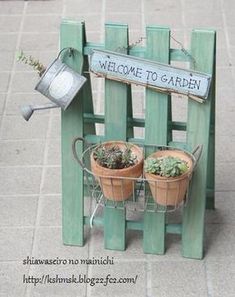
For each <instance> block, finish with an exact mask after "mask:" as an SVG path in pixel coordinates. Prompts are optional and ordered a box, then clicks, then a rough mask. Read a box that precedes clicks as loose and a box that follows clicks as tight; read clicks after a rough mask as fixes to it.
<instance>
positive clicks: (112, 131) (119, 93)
mask: <svg viewBox="0 0 235 297" xmlns="http://www.w3.org/2000/svg"><path fill="white" fill-rule="evenodd" d="M127 46H128V27H127V25H118V24H106V25H105V48H106V49H107V50H113V51H120V50H121V51H122V52H127V49H125V48H127ZM130 95H131V92H130V86H128V85H126V84H123V83H121V82H116V81H111V80H107V79H106V80H105V139H106V140H124V141H126V139H127V134H129V135H133V132H132V130H131V129H130V128H129V129H128V128H127V117H128V114H129V116H132V104H131V97H130ZM132 129H133V128H132ZM111 205H112V203H111ZM104 221H105V224H104V241H105V248H107V249H115V250H125V248H126V240H125V237H126V210H125V208H124V209H120V208H114V207H109V205H107V207H105V208H104Z"/></svg>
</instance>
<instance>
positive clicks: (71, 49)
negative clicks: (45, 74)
mask: <svg viewBox="0 0 235 297" xmlns="http://www.w3.org/2000/svg"><path fill="white" fill-rule="evenodd" d="M65 50H67V51H69V57H71V56H72V55H73V52H74V51H76V52H77V53H78V54H79V55H80V57H81V60H82V63H81V68H80V71H79V73H82V68H83V55H82V53H81V52H80V51H79V50H77V49H75V48H73V47H64V48H62V50H60V51H59V53H58V56H57V58H56V60H58V59H59V58H60V56H61V54H62V52H63V51H65Z"/></svg>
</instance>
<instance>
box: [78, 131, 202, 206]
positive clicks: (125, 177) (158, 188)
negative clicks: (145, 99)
mask: <svg viewBox="0 0 235 297" xmlns="http://www.w3.org/2000/svg"><path fill="white" fill-rule="evenodd" d="M78 141H82V142H84V139H83V138H80V137H78V138H75V139H74V141H73V145H72V150H73V155H74V158H75V159H76V160H77V162H78V163H79V165H80V166H81V168H82V170H83V172H84V184H85V185H86V187H87V193H88V195H89V196H90V197H91V198H92V199H94V200H95V201H96V203H97V204H98V205H102V206H105V207H111V208H128V209H129V210H135V211H139V212H144V211H149V212H173V211H175V210H176V209H178V208H179V207H181V206H183V205H185V204H186V203H187V201H188V199H189V197H190V181H191V178H192V175H193V171H194V169H195V167H196V164H197V162H198V160H199V158H200V155H201V152H202V146H197V147H196V149H195V150H194V152H193V153H189V152H187V151H185V150H182V149H178V148H174V147H170V146H162V145H161V146H159V145H144V146H138V147H137V148H138V150H139V151H140V152H141V156H142V158H141V157H140V156H139V157H137V159H138V160H137V167H138V170H137V173H135V174H134V175H133V174H128V172H127V170H123V169H113V170H112V169H111V170H112V171H111V174H110V172H109V173H107V172H106V170H105V169H104V168H103V170H101V171H95V170H94V169H95V167H96V166H97V164H95V160H94V158H93V152H94V150H96V149H97V148H98V147H99V146H101V145H104V144H107V143H108V144H110V145H111V143H113V142H106V143H101V144H95V145H91V144H87V143H86V148H85V150H84V151H83V152H82V154H81V158H79V157H78V155H77V152H76V143H77V142H78ZM84 143H85V142H84ZM117 143H118V144H119V145H125V143H124V142H119V141H118V142H114V144H117ZM133 146H134V147H136V146H135V145H133V144H131V147H133ZM172 151H173V152H174V153H176V155H177V156H180V157H181V158H183V160H185V161H186V162H188V163H190V164H191V166H190V167H191V169H190V170H188V171H187V172H186V173H185V174H183V175H182V176H179V177H177V178H168V179H167V178H162V177H160V178H158V179H154V178H153V176H152V174H150V175H148V174H146V173H144V172H143V156H146V155H150V153H149V152H151V153H152V152H155V153H154V154H157V155H158V154H159V155H162V154H168V153H167V152H169V154H170V152H172ZM135 152H136V151H135ZM182 156H183V157H182ZM117 171H119V175H118V176H117V175H116V173H117ZM97 172H98V173H97ZM120 172H121V173H120Z"/></svg>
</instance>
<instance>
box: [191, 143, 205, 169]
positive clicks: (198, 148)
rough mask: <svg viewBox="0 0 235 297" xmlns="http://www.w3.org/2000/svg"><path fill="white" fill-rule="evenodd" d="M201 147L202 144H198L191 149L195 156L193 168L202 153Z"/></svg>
mask: <svg viewBox="0 0 235 297" xmlns="http://www.w3.org/2000/svg"><path fill="white" fill-rule="evenodd" d="M202 149H203V145H202V144H199V145H197V146H196V147H195V149H194V150H193V151H192V154H193V155H194V157H195V160H196V162H195V165H194V169H195V168H196V167H197V164H198V161H199V159H200V158H201V155H202Z"/></svg>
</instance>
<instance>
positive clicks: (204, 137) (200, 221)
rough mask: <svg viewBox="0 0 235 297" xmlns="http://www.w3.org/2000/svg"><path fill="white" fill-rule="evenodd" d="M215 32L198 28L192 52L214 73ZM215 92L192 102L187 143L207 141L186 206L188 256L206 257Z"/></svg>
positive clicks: (204, 69)
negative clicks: (210, 141) (203, 100)
mask: <svg viewBox="0 0 235 297" xmlns="http://www.w3.org/2000/svg"><path fill="white" fill-rule="evenodd" d="M214 53H215V32H214V31H212V30H211V31H210V30H194V31H193V32H192V41H191V54H192V56H193V57H194V58H195V60H196V70H198V71H202V72H206V73H209V74H210V73H211V74H212V73H213V68H214V67H213V63H214V60H215V56H214ZM213 94H214V91H213V90H212V89H211V90H210V94H209V97H208V99H207V100H206V102H205V103H203V104H200V103H198V102H195V101H194V100H189V103H188V124H187V142H188V146H189V147H191V148H194V147H195V146H196V145H197V144H203V153H202V156H201V159H200V161H199V164H198V167H197V169H196V171H195V173H194V176H193V181H192V191H191V197H190V200H189V202H188V204H187V207H186V208H185V209H184V214H183V228H182V254H183V256H184V257H189V258H196V259H201V258H202V257H203V235H204V215H205V206H206V185H207V162H208V148H209V134H210V123H211V111H212V109H213V105H214V99H215V98H214V96H213Z"/></svg>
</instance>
